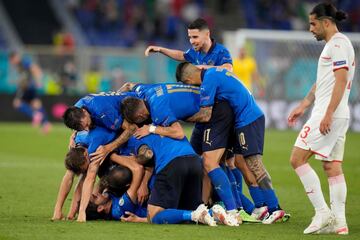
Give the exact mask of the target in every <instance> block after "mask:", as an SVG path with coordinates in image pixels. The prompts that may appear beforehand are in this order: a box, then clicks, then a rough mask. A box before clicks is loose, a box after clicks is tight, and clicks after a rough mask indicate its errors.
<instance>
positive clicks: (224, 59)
mask: <svg viewBox="0 0 360 240" xmlns="http://www.w3.org/2000/svg"><path fill="white" fill-rule="evenodd" d="M218 56H219V57H218V62H217V64H216V66H221V65H223V64H226V63H229V64H231V65H233V61H232V58H231V55H230V52H229V51H228V50H227V49H226V48H224V49H223V50H222V51H221V52H220V54H219V55H218Z"/></svg>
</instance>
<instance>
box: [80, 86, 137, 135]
mask: <svg viewBox="0 0 360 240" xmlns="http://www.w3.org/2000/svg"><path fill="white" fill-rule="evenodd" d="M128 96H136V94H135V93H131V92H130V93H120V92H107V93H99V94H89V95H87V96H85V97H83V98H81V99H80V100H79V101H78V102H77V103H75V106H76V107H84V108H85V109H86V110H88V111H89V113H90V115H91V118H92V119H93V120H94V121H95V124H96V125H98V126H102V127H106V128H107V129H110V130H114V131H117V130H119V129H121V125H122V123H123V119H122V117H121V114H120V105H121V101H122V100H123V99H124V98H126V97H128Z"/></svg>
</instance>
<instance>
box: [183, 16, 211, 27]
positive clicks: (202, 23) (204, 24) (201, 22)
mask: <svg viewBox="0 0 360 240" xmlns="http://www.w3.org/2000/svg"><path fill="white" fill-rule="evenodd" d="M188 29H199V30H204V29H209V25H208V24H207V22H206V21H205V19H203V18H198V19H196V20H195V21H193V22H192V23H190V24H189V26H188Z"/></svg>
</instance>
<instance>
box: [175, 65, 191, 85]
mask: <svg viewBox="0 0 360 240" xmlns="http://www.w3.org/2000/svg"><path fill="white" fill-rule="evenodd" d="M188 64H190V63H189V62H182V63H179V64H178V65H177V67H176V81H177V82H182V76H183V73H184V71H183V70H184V68H185V66H187V65H188Z"/></svg>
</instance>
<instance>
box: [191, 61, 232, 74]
mask: <svg viewBox="0 0 360 240" xmlns="http://www.w3.org/2000/svg"><path fill="white" fill-rule="evenodd" d="M196 67H198V68H200V69H209V68H214V67H216V68H225V69H226V70H228V71H230V72H232V71H233V65H232V64H231V63H224V64H223V65H220V66H212V65H196Z"/></svg>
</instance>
